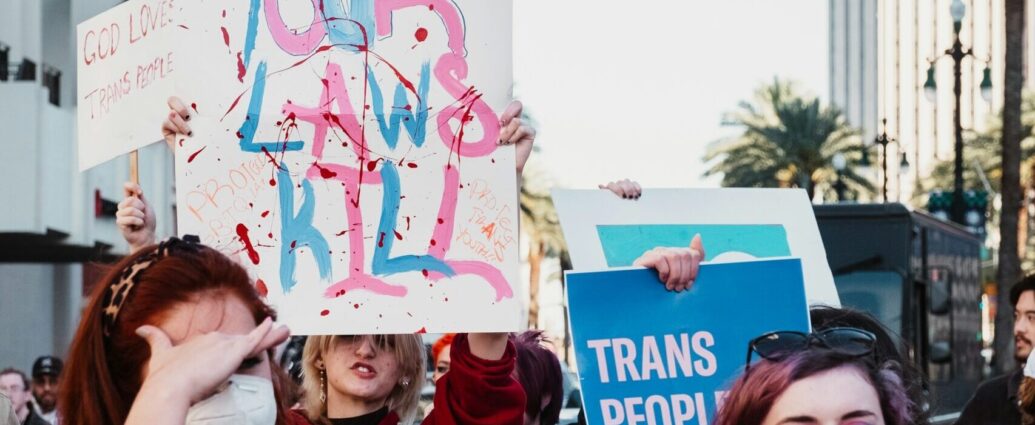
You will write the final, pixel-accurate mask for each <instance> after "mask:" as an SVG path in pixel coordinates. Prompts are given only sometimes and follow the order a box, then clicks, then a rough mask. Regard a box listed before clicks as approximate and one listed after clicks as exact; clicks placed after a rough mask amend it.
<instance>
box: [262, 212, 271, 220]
mask: <svg viewBox="0 0 1035 425" xmlns="http://www.w3.org/2000/svg"><path fill="white" fill-rule="evenodd" d="M268 215H270V210H266V211H263V212H262V218H266V216H268Z"/></svg>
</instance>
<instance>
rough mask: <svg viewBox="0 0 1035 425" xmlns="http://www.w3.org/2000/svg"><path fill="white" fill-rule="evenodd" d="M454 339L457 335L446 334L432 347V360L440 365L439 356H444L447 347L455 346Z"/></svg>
mask: <svg viewBox="0 0 1035 425" xmlns="http://www.w3.org/2000/svg"><path fill="white" fill-rule="evenodd" d="M453 338H456V334H445V335H442V338H439V339H438V341H435V344H434V345H432V346H431V359H432V360H434V361H435V362H436V363H438V355H439V354H442V350H445V349H446V347H448V346H450V345H453Z"/></svg>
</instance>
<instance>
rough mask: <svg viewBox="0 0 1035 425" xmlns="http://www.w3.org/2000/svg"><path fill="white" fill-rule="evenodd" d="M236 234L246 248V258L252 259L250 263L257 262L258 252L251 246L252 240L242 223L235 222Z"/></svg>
mask: <svg viewBox="0 0 1035 425" xmlns="http://www.w3.org/2000/svg"><path fill="white" fill-rule="evenodd" d="M237 236H238V237H239V238H241V243H243V244H244V249H247V250H248V259H250V260H252V264H259V252H258V251H256V250H255V247H254V246H252V241H251V239H249V238H248V227H246V226H245V225H244V223H237Z"/></svg>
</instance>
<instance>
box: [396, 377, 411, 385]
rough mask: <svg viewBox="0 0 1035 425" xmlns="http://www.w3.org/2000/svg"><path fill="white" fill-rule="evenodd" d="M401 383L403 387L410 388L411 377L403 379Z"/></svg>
mask: <svg viewBox="0 0 1035 425" xmlns="http://www.w3.org/2000/svg"><path fill="white" fill-rule="evenodd" d="M399 383H400V384H402V386H404V387H408V386H410V378H409V377H404V378H403V379H402V381H400V382H399Z"/></svg>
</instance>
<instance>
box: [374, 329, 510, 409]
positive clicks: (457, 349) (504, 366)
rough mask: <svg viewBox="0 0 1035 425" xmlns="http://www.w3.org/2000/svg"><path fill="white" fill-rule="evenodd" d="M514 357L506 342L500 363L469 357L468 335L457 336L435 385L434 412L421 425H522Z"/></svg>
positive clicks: (508, 343)
mask: <svg viewBox="0 0 1035 425" xmlns="http://www.w3.org/2000/svg"><path fill="white" fill-rule="evenodd" d="M516 353H517V351H516V350H515V349H514V344H513V343H511V342H509V341H508V342H507V351H506V352H505V353H504V354H503V358H502V359H500V360H495V361H490V360H483V359H480V358H478V357H475V356H474V355H473V354H471V348H470V346H469V345H468V344H467V334H458V335H457V336H456V339H454V340H453V344H452V345H451V346H450V350H449V358H450V365H449V372H448V373H446V374H445V375H442V377H441V378H439V379H438V382H437V383H436V384H435V408H434V409H433V410H432V411H431V414H430V415H429V416H428V417H427V418H425V419H424V422H422V425H508V424H514V425H522V424H524V420H525V419H524V414H525V390H524V389H522V388H521V384H519V383H518V382H517V381H516V380H514V377H513V376H512V375H513V373H514V362H515V359H516V358H517V354H516ZM382 424H383V425H388V424H387V423H385V422H383V423H382ZM392 425H394V424H392Z"/></svg>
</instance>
